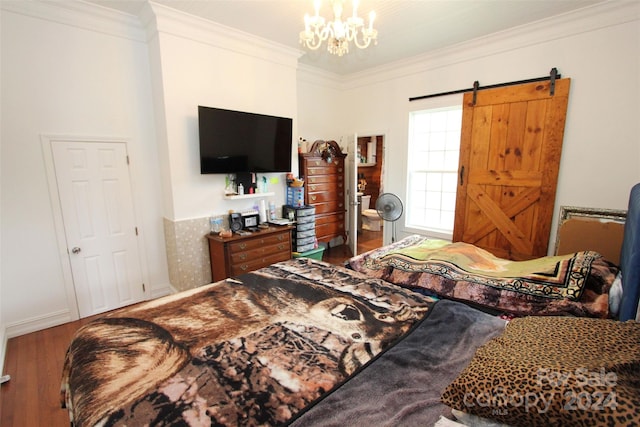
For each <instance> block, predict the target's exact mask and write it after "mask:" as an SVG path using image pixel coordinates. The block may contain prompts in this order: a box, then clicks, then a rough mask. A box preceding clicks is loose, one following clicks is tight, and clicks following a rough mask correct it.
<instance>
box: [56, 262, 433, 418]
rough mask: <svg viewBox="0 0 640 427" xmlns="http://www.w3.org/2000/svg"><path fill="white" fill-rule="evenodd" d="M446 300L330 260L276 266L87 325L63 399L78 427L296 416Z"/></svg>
mask: <svg viewBox="0 0 640 427" xmlns="http://www.w3.org/2000/svg"><path fill="white" fill-rule="evenodd" d="M434 303H435V302H434V300H433V299H431V298H429V297H425V296H422V295H419V294H416V293H414V292H411V291H408V290H404V289H402V288H398V287H396V286H394V285H390V284H388V283H385V282H383V281H381V280H378V279H374V278H367V277H366V276H363V275H361V274H359V273H356V272H354V271H351V270H348V269H345V268H339V267H334V266H330V265H329V264H326V263H323V262H320V261H313V260H310V259H305V258H299V259H294V260H290V261H286V262H283V263H278V264H274V265H273V266H271V267H267V268H264V269H261V270H259V271H256V272H252V273H248V274H245V275H242V276H240V277H238V278H235V279H227V280H226V281H222V282H218V283H214V284H212V285H208V286H204V287H201V288H197V289H194V290H191V291H186V292H182V293H179V294H175V295H172V296H168V297H165V298H160V299H158V300H154V301H149V302H147V303H143V304H140V305H136V306H133V307H130V308H124V309H121V310H117V311H115V312H112V313H110V314H109V315H107V316H105V317H103V318H100V319H97V320H95V321H92V322H91V323H89V324H87V325H85V326H84V327H82V328H81V329H80V330H79V331H78V332H77V334H76V336H75V338H74V339H73V341H72V343H71V345H70V347H69V349H68V352H67V358H66V361H65V367H64V372H63V378H62V389H61V400H62V404H63V406H65V407H66V408H67V409H68V410H69V414H70V419H71V422H72V424H73V425H75V426H93V425H190V426H199V425H203V426H204V425H206V426H210V425H280V424H286V423H287V422H289V421H290V420H292V419H294V418H295V417H296V415H297V414H298V413H300V412H301V411H303V410H304V408H306V407H307V406H309V405H310V404H313V403H314V402H316V401H318V400H319V399H321V398H322V397H323V396H325V395H326V394H328V393H329V392H330V391H331V390H333V389H335V388H337V387H338V386H339V385H340V384H342V383H344V382H345V381H346V380H347V379H348V378H350V377H351V376H353V375H355V374H356V373H358V372H359V371H360V370H361V369H362V368H363V367H364V366H366V365H367V364H369V363H370V362H371V361H372V360H373V359H374V358H376V356H378V355H379V354H381V353H382V352H384V351H385V350H386V349H387V348H389V347H390V346H392V345H393V344H394V343H396V342H397V341H398V340H399V339H400V338H401V337H403V336H405V335H406V334H407V333H408V332H409V331H410V330H411V329H412V328H413V327H414V326H415V325H416V324H418V323H419V321H420V320H421V319H423V318H424V317H425V315H426V314H427V313H428V312H429V311H430V309H431V307H432V306H433V305H434Z"/></svg>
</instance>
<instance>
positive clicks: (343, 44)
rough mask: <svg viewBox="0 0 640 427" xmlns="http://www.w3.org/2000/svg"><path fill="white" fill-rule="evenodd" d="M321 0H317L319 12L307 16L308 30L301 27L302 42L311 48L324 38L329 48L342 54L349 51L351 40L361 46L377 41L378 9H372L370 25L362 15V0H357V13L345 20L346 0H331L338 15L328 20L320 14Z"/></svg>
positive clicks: (354, 4)
mask: <svg viewBox="0 0 640 427" xmlns="http://www.w3.org/2000/svg"><path fill="white" fill-rule="evenodd" d="M320 3H321V0H314V6H315V9H316V14H315V16H309V15H305V16H304V31H300V43H301V44H303V45H305V46H306V47H308V48H309V49H312V50H316V49H318V48H319V47H320V45H321V44H322V42H323V41H325V40H328V41H327V50H328V51H329V53H332V54H334V55H338V56H342V55H344V54H345V53H348V52H349V43H350V42H353V43H354V44H355V45H356V46H357V47H359V48H360V49H365V48H367V47H368V46H369V45H370V44H371V42H372V41H373V43H374V44H376V43H377V37H378V31H377V30H375V29H374V28H373V20H374V19H375V17H376V13H375V12H374V11H371V12H370V13H369V26H368V27H365V25H364V19H362V18H360V17H359V16H358V0H353V15H352V16H350V17H348V18H347V20H346V21H343V20H342V0H331V3H332V4H333V15H334V19H333V20H332V21H329V22H328V23H326V24H325V19H324V18H323V17H322V16H320Z"/></svg>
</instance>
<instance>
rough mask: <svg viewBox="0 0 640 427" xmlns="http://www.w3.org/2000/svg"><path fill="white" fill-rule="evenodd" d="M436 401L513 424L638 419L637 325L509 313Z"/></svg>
mask: <svg viewBox="0 0 640 427" xmlns="http://www.w3.org/2000/svg"><path fill="white" fill-rule="evenodd" d="M441 400H442V402H443V403H445V404H446V405H448V406H450V407H451V408H453V409H456V410H459V411H464V412H467V413H469V414H473V415H477V416H480V417H484V418H490V419H493V420H497V421H499V422H502V423H506V424H510V425H514V426H518V425H521V426H530V425H585V426H586V425H589V426H594V425H640V412H639V411H638V408H640V323H638V322H634V321H629V322H617V321H614V320H606V319H588V318H573V317H525V318H518V319H514V320H512V321H511V322H509V324H508V325H507V327H506V329H505V331H504V333H503V334H502V335H501V336H499V337H497V338H494V339H492V340H491V341H489V342H488V343H487V344H485V345H484V346H482V347H480V348H479V349H478V351H477V352H476V354H475V355H474V357H473V359H472V360H471V362H470V364H469V366H468V367H467V368H466V369H465V370H464V371H463V372H462V373H460V375H459V376H458V377H457V378H456V379H455V380H454V381H453V382H452V383H451V384H450V385H449V386H448V387H447V388H446V389H445V390H444V392H443V393H442V396H441Z"/></svg>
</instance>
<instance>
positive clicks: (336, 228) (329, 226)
mask: <svg viewBox="0 0 640 427" xmlns="http://www.w3.org/2000/svg"><path fill="white" fill-rule="evenodd" d="M343 233H344V221H342V222H328V223H326V224H320V225H318V224H316V236H317V237H316V238H317V239H318V240H322V239H324V238H326V237H327V236H332V237H333V236H336V235H339V234H343Z"/></svg>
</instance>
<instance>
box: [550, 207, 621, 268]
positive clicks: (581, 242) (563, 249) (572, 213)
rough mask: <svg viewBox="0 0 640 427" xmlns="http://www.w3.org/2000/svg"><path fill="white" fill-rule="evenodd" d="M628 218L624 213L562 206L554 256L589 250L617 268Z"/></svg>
mask: <svg viewBox="0 0 640 427" xmlns="http://www.w3.org/2000/svg"><path fill="white" fill-rule="evenodd" d="M626 218H627V211H624V210H614V209H600V208H582V207H576V206H561V207H560V219H559V220H558V232H557V233H556V247H555V254H556V255H565V254H568V253H573V252H577V251H583V250H590V251H596V252H599V253H600V254H602V255H603V256H604V257H605V258H606V259H608V260H609V261H611V262H613V263H616V264H618V263H619V262H620V249H621V247H622V236H623V234H624V223H625V220H626Z"/></svg>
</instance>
